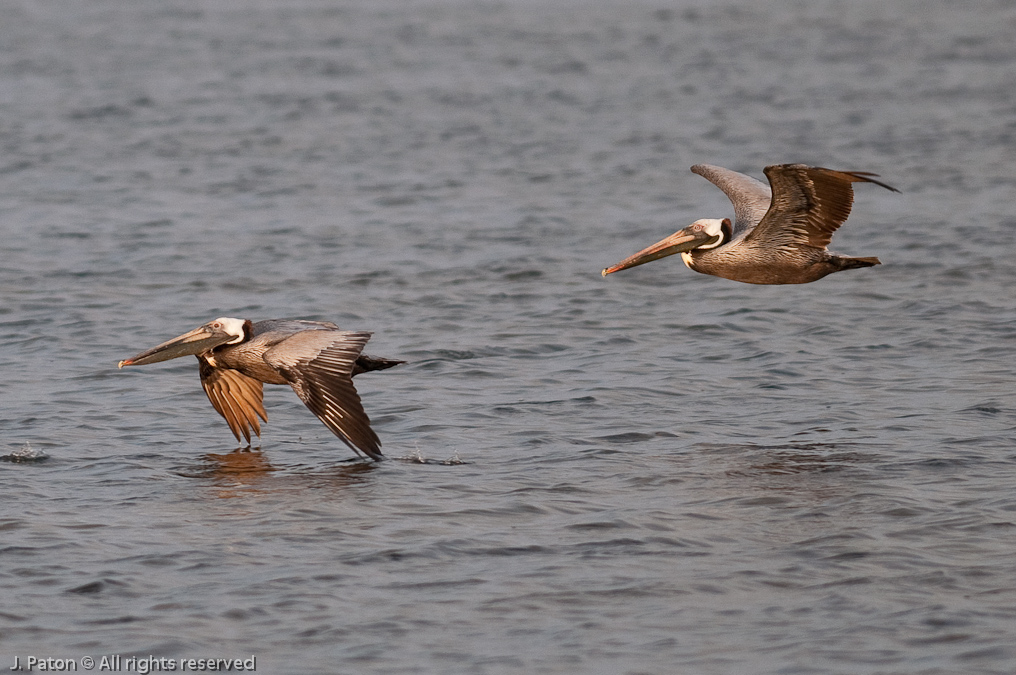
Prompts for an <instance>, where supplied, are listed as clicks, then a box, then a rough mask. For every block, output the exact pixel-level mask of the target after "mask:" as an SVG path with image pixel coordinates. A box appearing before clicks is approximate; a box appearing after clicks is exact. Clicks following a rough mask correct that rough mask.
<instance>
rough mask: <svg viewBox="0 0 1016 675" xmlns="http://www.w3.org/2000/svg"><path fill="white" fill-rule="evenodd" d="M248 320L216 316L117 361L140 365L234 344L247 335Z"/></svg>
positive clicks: (126, 364) (248, 332)
mask: <svg viewBox="0 0 1016 675" xmlns="http://www.w3.org/2000/svg"><path fill="white" fill-rule="evenodd" d="M250 327H251V322H250V321H245V320H244V319H231V318H229V317H219V318H218V319H215V320H214V321H209V322H208V323H206V324H205V325H203V326H200V327H198V328H195V329H194V330H192V331H190V332H189V333H184V334H183V335H181V336H179V337H175V338H173V339H172V340H168V341H167V342H163V343H162V344H161V345H158V346H156V347H152V348H151V349H147V350H145V351H143V352H141V353H140V354H137V355H135V356H132V357H131V358H129V359H125V360H123V361H121V362H120V363H119V365H118V367H119V368H123V367H124V366H144V365H148V364H149V363H158V362H159V361H168V360H170V359H175V358H178V357H180V356H187V355H193V356H197V355H198V354H204V353H205V352H209V351H211V350H212V349H214V348H216V347H218V346H219V345H235V344H239V343H241V342H243V341H244V340H245V339H246V338H247V337H248V336H249V335H250Z"/></svg>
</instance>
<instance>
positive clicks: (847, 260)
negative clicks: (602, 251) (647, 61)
mask: <svg viewBox="0 0 1016 675" xmlns="http://www.w3.org/2000/svg"><path fill="white" fill-rule="evenodd" d="M691 170H692V171H693V172H695V173H697V174H698V175H700V176H702V177H704V178H705V179H706V180H708V181H709V182H711V183H713V184H714V185H716V187H718V188H720V189H721V190H723V192H724V193H725V194H726V195H727V197H728V198H729V199H730V201H731V203H732V204H733V205H734V224H733V225H731V223H730V220H729V219H728V218H723V219H722V220H720V219H712V218H704V219H702V220H696V221H695V222H694V223H692V224H691V225H689V226H688V227H686V228H684V229H683V230H679V231H677V232H675V233H674V234H672V235H670V236H669V237H667V238H666V239H664V240H662V241H660V242H657V243H655V244H653V245H652V246H650V247H649V248H646V249H643V250H641V251H639V252H638V253H636V254H635V255H633V256H630V257H628V258H625V259H624V260H622V261H621V262H619V263H618V264H616V265H614V266H613V267H608V268H606V269H604V270H603V276H607V275H608V274H611V273H612V272H617V271H619V270H623V269H627V268H629V267H635V266H636V265H641V264H643V263H647V262H650V261H653V260H658V259H660V258H664V257H666V256H668V255H673V254H675V253H680V254H681V258H683V259H684V263H685V264H686V265H687V266H688V267H690V268H691V269H693V270H695V271H696V272H702V273H703V274H712V275H715V276H718V277H723V278H725V279H732V280H734V281H743V282H745V283H749V284H806V283H808V282H810V281H816V280H817V279H821V278H822V277H824V276H826V275H827V274H832V273H833V272H840V271H842V270H850V269H854V268H856V267H871V266H872V265H878V264H879V259H878V258H851V257H848V256H844V255H836V254H835V253H830V252H829V251H828V250H827V249H826V246H828V245H829V240H830V239H832V236H833V232H835V231H836V228H838V227H839V226H840V225H842V224H843V222H844V221H845V220H846V219H847V216H849V215H850V207H851V205H852V204H853V202H854V189H853V188H852V187H851V185H850V184H851V183H874V184H875V185H879V186H881V187H884V188H885V189H887V190H892V191H893V192H899V190H897V189H896V188H894V187H890V186H888V185H886V184H885V183H881V182H879V181H877V180H874V178H873V177H877V176H878V174H874V173H867V172H865V171H833V170H832V169H823V168H821V167H817V166H806V165H804V164H776V165H773V166H767V167H766V168H765V174H766V177H767V178H768V179H769V185H768V186H767V185H765V184H763V183H762V182H761V181H758V180H755V179H754V178H752V177H751V176H746V175H744V174H743V173H738V172H736V171H731V170H730V169H724V168H722V167H719V166H710V165H709V164H696V165H695V166H693V167H692V168H691ZM770 186H771V187H770Z"/></svg>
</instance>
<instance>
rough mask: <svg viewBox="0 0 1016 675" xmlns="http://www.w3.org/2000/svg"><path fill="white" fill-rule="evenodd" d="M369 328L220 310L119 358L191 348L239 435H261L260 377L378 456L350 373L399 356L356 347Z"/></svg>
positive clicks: (208, 388) (128, 362)
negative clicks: (240, 316)
mask: <svg viewBox="0 0 1016 675" xmlns="http://www.w3.org/2000/svg"><path fill="white" fill-rule="evenodd" d="M370 336H371V334H370V333H367V332H359V331H355V332H354V331H343V330H339V327H338V326H336V325H335V324H334V323H330V322H326V321H303V320H299V319H269V320H267V321H258V322H257V323H253V322H251V321H249V320H245V319H232V318H228V317H222V318H219V319H215V320H214V321H209V322H208V323H206V324H205V325H203V326H200V327H198V328H195V329H194V330H192V331H190V332H189V333H184V334H183V335H181V336H179V337H175V338H173V339H172V340H169V341H167V342H163V343H162V344H161V345H158V346H156V347H152V348H151V349H148V350H146V351H143V352H141V353H140V354H137V355H136V356H132V357H131V358H129V359H125V360H123V361H121V362H120V363H119V367H120V368H123V367H124V366H143V365H147V364H149V363H158V362H159V361H168V360H169V359H175V358H177V357H180V356H187V355H193V356H196V357H197V359H198V364H199V367H200V371H201V385H202V386H203V387H204V390H205V394H207V395H208V400H209V401H211V402H212V407H214V408H215V409H216V410H217V411H218V413H219V414H220V415H222V416H223V418H225V420H226V422H227V423H228V424H229V428H230V429H231V430H232V431H233V435H234V436H236V440H238V441H239V440H240V436H241V434H242V435H243V437H244V438H245V439H246V440H247V442H248V443H249V442H250V435H251V431H252V430H253V432H254V433H255V434H257V435H258V436H260V435H261V425H260V423H259V422H258V418H259V417H260V418H261V419H262V420H264V421H265V422H267V421H268V414H267V413H266V412H265V408H264V404H263V403H262V383H267V384H288V385H290V386H291V387H292V388H293V391H295V392H296V395H297V396H299V397H300V400H301V401H303V402H304V404H305V405H306V406H307V407H308V408H310V411H311V412H312V413H314V414H315V415H317V417H318V419H320V420H321V421H322V422H323V423H324V425H325V426H326V427H328V429H329V430H331V432H332V433H334V434H335V435H336V436H338V437H339V438H340V439H341V440H342V441H343V442H344V443H345V444H346V445H348V446H349V447H350V448H352V450H353V452H355V453H356V454H358V455H359V454H364V455H367V456H368V457H370V458H371V459H374V460H381V459H383V458H384V455H382V454H381V441H380V440H379V439H378V437H377V434H375V433H374V430H373V429H371V428H370V419H369V418H368V417H367V413H366V412H364V410H363V405H362V404H361V403H360V396H359V395H358V394H357V393H356V389H355V388H354V387H353V379H352V378H353V376H354V375H359V374H360V373H365V372H367V371H370V370H384V369H385V368H391V367H392V366H397V365H399V364H400V363H405V362H404V361H396V360H393V359H382V358H375V357H372V356H366V355H362V354H360V351H361V350H362V349H363V347H364V345H366V344H367V341H368V340H369V339H370Z"/></svg>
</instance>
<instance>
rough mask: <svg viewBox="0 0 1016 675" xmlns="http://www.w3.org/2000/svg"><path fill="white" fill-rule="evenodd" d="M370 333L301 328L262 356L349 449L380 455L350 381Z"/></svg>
mask: <svg viewBox="0 0 1016 675" xmlns="http://www.w3.org/2000/svg"><path fill="white" fill-rule="evenodd" d="M370 336H371V334H370V333H367V332H347V331H339V330H308V331H303V332H301V333H296V334H294V335H292V336H291V337H288V338H286V339H285V340H283V341H281V342H280V343H278V344H277V345H275V346H274V347H272V348H270V349H269V350H268V351H266V352H265V355H264V359H265V362H266V363H267V364H268V365H270V366H272V367H273V368H275V369H276V370H278V371H279V372H280V373H281V374H282V376H283V377H284V378H286V380H287V381H288V382H289V384H290V386H292V387H293V391H295V392H296V395H297V396H299V397H300V400H301V401H303V402H304V405H306V406H307V407H308V408H309V409H310V411H311V412H312V413H314V414H315V415H317V417H318V419H320V420H321V421H322V422H323V423H324V425H325V426H326V427H328V428H329V429H330V430H331V431H332V433H334V434H335V435H336V436H338V437H339V438H340V439H342V440H343V441H344V442H345V443H346V445H348V446H349V447H350V448H352V449H353V451H354V452H356V453H358V454H359V453H361V452H362V453H363V454H365V455H367V456H368V457H370V458H371V459H383V455H382V454H381V441H380V439H378V437H377V434H375V433H374V430H373V429H371V428H370V418H368V417H367V413H366V412H364V410H363V404H361V403H360V396H359V394H357V393H356V388H355V387H354V386H353V379H352V373H353V368H354V366H355V364H356V360H357V357H359V355H360V352H361V351H362V350H363V347H364V345H366V344H367V341H368V340H370Z"/></svg>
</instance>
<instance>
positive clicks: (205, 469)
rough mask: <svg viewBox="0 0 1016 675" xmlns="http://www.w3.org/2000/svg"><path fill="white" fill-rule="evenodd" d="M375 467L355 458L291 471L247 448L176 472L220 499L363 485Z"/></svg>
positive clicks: (205, 458) (212, 455)
mask: <svg viewBox="0 0 1016 675" xmlns="http://www.w3.org/2000/svg"><path fill="white" fill-rule="evenodd" d="M376 468H377V466H376V465H375V464H367V463H364V462H358V461H356V460H355V459H349V460H345V461H344V462H342V463H340V464H337V465H332V466H329V467H327V468H325V469H321V470H313V471H294V470H293V467H280V466H275V465H274V464H272V462H271V460H269V458H268V456H267V455H266V454H264V453H262V452H261V448H260V447H256V448H251V447H249V446H248V447H246V448H243V449H239V450H234V451H232V452H225V453H214V452H210V453H207V454H205V455H203V456H202V457H201V464H199V465H197V466H194V467H188V468H187V469H184V470H181V471H178V472H177V475H179V476H183V477H185V478H199V479H205V480H209V481H211V487H215V488H219V492H218V494H217V496H218V497H219V498H222V499H230V498H235V497H240V496H243V495H247V494H250V493H269V492H280V491H288V490H293V489H304V488H321V487H329V488H333V489H344V488H348V487H350V486H352V485H356V484H360V483H363V482H364V481H365V480H366V478H367V475H368V474H369V473H370V472H371V471H372V470H374V469H376Z"/></svg>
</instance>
